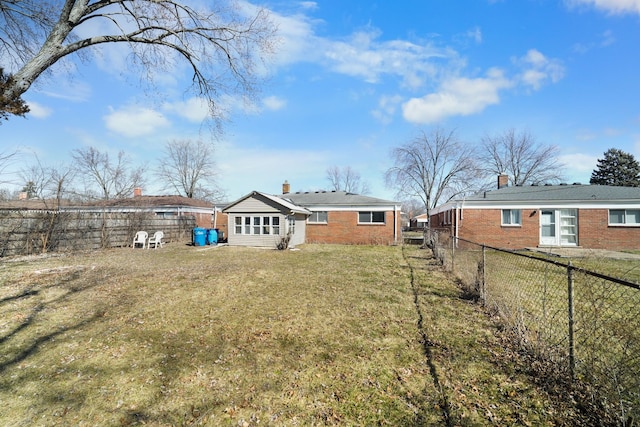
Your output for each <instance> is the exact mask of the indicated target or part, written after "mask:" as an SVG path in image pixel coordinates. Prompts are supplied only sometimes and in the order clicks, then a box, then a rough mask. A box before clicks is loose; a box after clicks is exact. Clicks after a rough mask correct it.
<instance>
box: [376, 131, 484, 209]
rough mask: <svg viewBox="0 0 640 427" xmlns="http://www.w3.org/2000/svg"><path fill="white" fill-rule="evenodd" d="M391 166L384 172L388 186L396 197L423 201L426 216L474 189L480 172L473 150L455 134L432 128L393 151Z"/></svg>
mask: <svg viewBox="0 0 640 427" xmlns="http://www.w3.org/2000/svg"><path fill="white" fill-rule="evenodd" d="M391 156H392V158H393V161H394V166H393V167H391V168H390V169H388V170H387V172H386V173H385V180H386V182H387V185H388V186H389V187H391V188H395V189H396V190H397V194H398V197H399V198H403V197H404V198H409V199H412V198H416V199H419V200H421V201H422V203H423V206H424V208H425V211H426V213H427V216H429V215H430V212H431V209H432V208H434V207H436V206H437V205H438V204H439V203H440V202H443V201H446V200H449V199H451V198H453V197H456V196H460V195H463V194H465V193H467V192H470V191H472V190H473V189H475V188H476V185H477V180H478V177H479V174H478V172H479V169H478V167H477V165H476V163H475V161H474V157H475V153H474V150H473V148H471V147H469V146H467V145H465V144H463V143H462V142H460V141H459V140H458V139H457V137H456V136H455V132H454V131H451V132H446V131H444V130H442V129H435V130H434V131H432V132H431V133H430V134H426V133H424V132H422V134H420V135H419V136H418V137H417V138H415V139H414V140H413V141H411V142H408V143H406V144H404V145H402V146H400V147H396V148H394V149H393V151H392V153H391Z"/></svg>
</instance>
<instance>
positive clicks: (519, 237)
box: [431, 176, 640, 250]
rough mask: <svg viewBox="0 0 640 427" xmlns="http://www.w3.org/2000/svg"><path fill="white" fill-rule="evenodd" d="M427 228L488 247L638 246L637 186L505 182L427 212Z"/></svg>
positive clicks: (639, 200) (639, 211) (501, 180)
mask: <svg viewBox="0 0 640 427" xmlns="http://www.w3.org/2000/svg"><path fill="white" fill-rule="evenodd" d="M431 227H432V229H433V230H439V231H445V232H447V233H449V234H450V235H452V236H456V237H459V238H462V239H466V240H470V241H473V242H476V243H482V244H486V245H488V246H494V247H500V248H510V249H521V248H525V247H536V246H539V247H544V246H569V247H571V246H573V247H575V246H580V247H584V248H590V249H614V250H619V249H640V188H635V187H614V186H605V185H580V184H573V185H529V186H515V187H508V186H506V177H505V176H500V177H499V178H498V189H497V190H494V191H486V192H484V193H482V194H478V195H475V196H473V197H468V198H466V199H460V200H454V201H450V202H447V203H445V204H443V205H441V206H438V207H436V208H435V209H433V210H432V211H431Z"/></svg>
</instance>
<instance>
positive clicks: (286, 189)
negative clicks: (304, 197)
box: [282, 180, 291, 194]
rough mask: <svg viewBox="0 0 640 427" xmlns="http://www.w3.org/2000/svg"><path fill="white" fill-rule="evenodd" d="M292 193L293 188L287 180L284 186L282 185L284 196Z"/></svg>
mask: <svg viewBox="0 0 640 427" xmlns="http://www.w3.org/2000/svg"><path fill="white" fill-rule="evenodd" d="M290 191H291V186H290V185H289V181H287V180H285V181H284V184H282V194H289V192H290Z"/></svg>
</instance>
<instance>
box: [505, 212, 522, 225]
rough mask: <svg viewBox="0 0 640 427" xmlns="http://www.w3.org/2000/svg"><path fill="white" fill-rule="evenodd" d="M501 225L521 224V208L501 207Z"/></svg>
mask: <svg viewBox="0 0 640 427" xmlns="http://www.w3.org/2000/svg"><path fill="white" fill-rule="evenodd" d="M502 225H522V210H520V209H502Z"/></svg>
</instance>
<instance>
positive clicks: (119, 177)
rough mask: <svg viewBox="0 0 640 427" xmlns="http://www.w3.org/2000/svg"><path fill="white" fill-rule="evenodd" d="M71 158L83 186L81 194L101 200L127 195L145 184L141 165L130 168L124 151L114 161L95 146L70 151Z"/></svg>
mask: <svg viewBox="0 0 640 427" xmlns="http://www.w3.org/2000/svg"><path fill="white" fill-rule="evenodd" d="M73 160H74V163H75V165H76V169H77V172H78V174H79V176H81V177H82V179H83V183H84V185H85V189H84V191H83V195H84V196H85V197H89V198H98V199H104V200H110V199H121V198H126V197H130V196H131V195H132V194H133V189H134V188H136V187H142V186H143V184H144V168H143V167H139V168H130V167H129V160H128V159H127V157H126V155H125V153H124V151H120V152H119V153H118V156H117V159H116V161H115V162H114V161H112V160H111V159H110V157H109V154H108V153H106V152H101V151H99V150H97V149H96V148H94V147H88V148H81V149H76V150H73Z"/></svg>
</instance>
